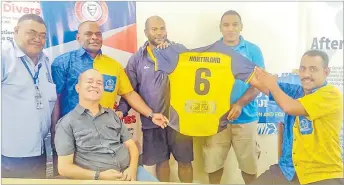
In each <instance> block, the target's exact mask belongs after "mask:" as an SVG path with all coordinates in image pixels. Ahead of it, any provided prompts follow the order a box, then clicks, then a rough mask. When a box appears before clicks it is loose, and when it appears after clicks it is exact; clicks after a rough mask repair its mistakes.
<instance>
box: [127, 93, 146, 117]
mask: <svg viewBox="0 0 344 185" xmlns="http://www.w3.org/2000/svg"><path fill="white" fill-rule="evenodd" d="M122 97H123V98H124V99H125V100H126V101H127V102H128V104H129V105H130V106H131V107H132V108H133V109H135V110H136V111H137V112H139V113H140V114H142V115H144V116H146V117H148V116H149V114H150V113H152V112H153V111H152V109H151V108H149V107H148V105H147V104H146V103H145V102H144V101H143V99H142V98H141V96H140V95H139V94H137V92H136V91H131V92H128V93H126V94H123V95H122Z"/></svg>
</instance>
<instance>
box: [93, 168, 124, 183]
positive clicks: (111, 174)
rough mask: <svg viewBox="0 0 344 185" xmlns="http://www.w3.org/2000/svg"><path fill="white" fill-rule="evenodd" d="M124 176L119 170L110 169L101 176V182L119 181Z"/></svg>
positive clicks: (101, 173)
mask: <svg viewBox="0 0 344 185" xmlns="http://www.w3.org/2000/svg"><path fill="white" fill-rule="evenodd" d="M122 176H123V174H122V173H121V172H119V171H117V170H114V169H109V170H106V171H102V172H100V174H99V179H100V180H117V181H119V180H120V179H121V178H122Z"/></svg>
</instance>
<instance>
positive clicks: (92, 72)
mask: <svg viewBox="0 0 344 185" xmlns="http://www.w3.org/2000/svg"><path fill="white" fill-rule="evenodd" d="M89 77H98V78H100V79H101V80H102V81H103V76H102V74H101V73H100V72H99V71H98V70H96V69H88V70H86V71H84V72H83V73H81V74H80V75H79V77H78V83H82V81H83V80H85V79H87V78H89Z"/></svg>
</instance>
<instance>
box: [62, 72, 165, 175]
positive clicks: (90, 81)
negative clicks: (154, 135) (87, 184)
mask: <svg viewBox="0 0 344 185" xmlns="http://www.w3.org/2000/svg"><path fill="white" fill-rule="evenodd" d="M103 86H104V84H103V77H102V75H101V74H100V73H99V72H98V71H97V70H95V69H89V70H87V71H85V72H84V73H82V74H80V76H79V79H78V83H77V84H76V86H75V88H76V91H77V92H78V94H79V104H78V105H77V106H76V107H75V108H74V110H72V111H71V112H70V113H68V114H67V115H65V116H64V117H62V118H61V119H60V120H59V122H58V124H57V126H56V136H55V145H56V152H57V155H58V161H59V163H58V171H59V174H60V175H62V176H63V177H66V178H71V179H95V180H97V179H100V180H118V181H136V180H138V181H158V180H157V179H156V178H155V177H154V176H152V175H150V174H149V173H148V172H147V171H145V170H144V168H143V167H138V156H139V154H138V149H137V146H136V144H135V142H134V141H133V140H132V139H131V135H130V133H129V132H128V129H127V128H126V126H125V125H124V124H123V123H122V122H121V121H120V119H119V117H118V116H117V115H116V114H115V113H114V111H113V110H111V109H107V108H103V107H102V106H101V105H100V104H99V100H100V98H101V96H102V93H103V89H104V87H103Z"/></svg>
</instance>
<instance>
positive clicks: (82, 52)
mask: <svg viewBox="0 0 344 185" xmlns="http://www.w3.org/2000/svg"><path fill="white" fill-rule="evenodd" d="M85 53H86V54H88V53H87V51H86V50H85V49H84V48H83V47H80V48H79V49H78V51H77V55H78V56H79V57H81V56H83V55H84V54H85ZM99 54H102V50H101V49H100V50H99V51H98V54H97V55H99Z"/></svg>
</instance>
